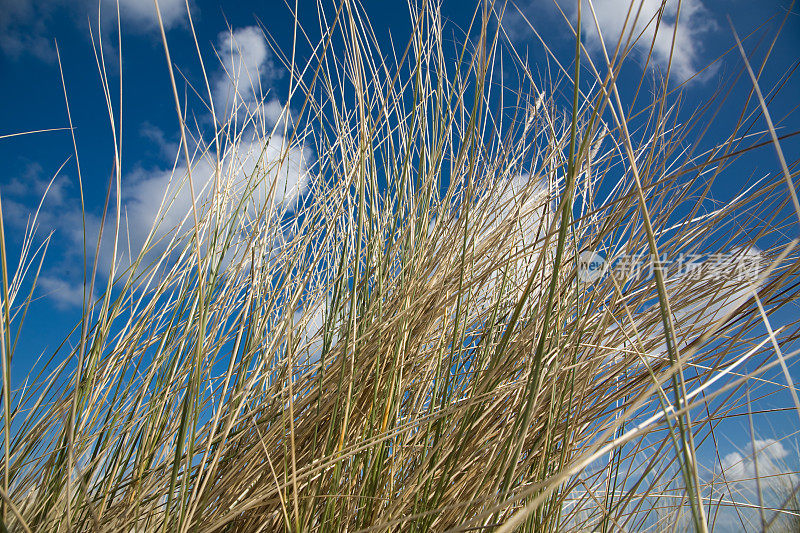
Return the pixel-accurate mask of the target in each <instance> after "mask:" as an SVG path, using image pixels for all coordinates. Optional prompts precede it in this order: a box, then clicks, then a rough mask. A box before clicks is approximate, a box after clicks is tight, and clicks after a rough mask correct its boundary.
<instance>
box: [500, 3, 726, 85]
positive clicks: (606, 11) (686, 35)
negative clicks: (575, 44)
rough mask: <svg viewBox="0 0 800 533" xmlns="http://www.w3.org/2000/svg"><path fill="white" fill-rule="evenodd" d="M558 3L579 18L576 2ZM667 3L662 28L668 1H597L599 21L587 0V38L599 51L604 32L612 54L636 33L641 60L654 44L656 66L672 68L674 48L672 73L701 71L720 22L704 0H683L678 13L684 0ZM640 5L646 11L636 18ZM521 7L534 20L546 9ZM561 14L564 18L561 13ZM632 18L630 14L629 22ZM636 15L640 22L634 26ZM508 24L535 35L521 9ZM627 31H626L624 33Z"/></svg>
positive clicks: (514, 31)
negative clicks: (706, 40) (707, 43)
mask: <svg viewBox="0 0 800 533" xmlns="http://www.w3.org/2000/svg"><path fill="white" fill-rule="evenodd" d="M557 2H558V3H559V4H560V6H561V8H562V9H563V10H564V12H565V13H567V14H568V15H569V16H570V17H571V18H572V22H573V23H574V22H575V21H576V20H577V9H576V5H575V2H573V1H565V0H557ZM631 3H633V7H632V8H631V15H630V17H626V15H627V13H628V8H629V7H630V6H631ZM663 5H664V8H663V12H662V17H661V22H660V25H659V26H658V31H656V22H657V20H656V14H657V13H658V11H659V10H660V9H661V7H662V0H592V6H593V7H594V12H595V14H596V16H597V22H596V23H595V20H594V17H593V16H592V11H591V9H590V6H589V2H588V0H583V3H582V20H583V28H582V35H583V38H584V39H585V42H586V44H587V46H588V47H589V48H590V49H591V50H594V51H595V52H599V51H600V50H601V36H602V41H603V42H605V45H606V49H607V50H608V53H609V55H611V54H613V52H614V49H615V48H616V44H617V42H618V40H619V39H620V36H621V35H622V39H623V44H624V43H625V42H626V41H627V39H628V37H629V36H630V35H633V38H632V39H631V40H632V41H633V40H634V39H636V38H637V37H638V40H637V41H636V45H635V49H634V50H635V52H636V53H637V54H638V56H639V58H640V59H642V58H644V57H645V56H646V54H647V52H648V50H649V49H650V46H651V44H652V46H653V57H652V59H651V66H654V65H653V63H654V64H655V65H657V66H659V67H661V68H666V66H667V64H668V62H669V56H670V50H672V51H673V57H672V75H673V77H675V78H678V79H679V80H681V81H683V80H685V79H687V78H689V77H690V76H692V75H693V74H695V73H696V72H697V71H698V69H699V67H700V66H701V65H700V64H699V61H700V60H701V58H700V52H701V51H702V41H703V39H704V38H706V36H707V34H708V33H709V32H710V31H712V30H713V29H715V28H716V23H715V22H714V20H713V19H712V18H711V13H710V11H709V10H708V9H706V7H705V6H704V5H703V2H702V0H681V1H680V14H679V13H678V0H666V1H665V2H664V3H663ZM640 7H641V12H640V13H639V16H638V18H636V13H637V11H638V10H639V8H640ZM521 9H522V12H523V13H524V14H525V16H526V18H527V19H528V21H530V22H531V23H533V22H534V20H535V19H536V17H535V15H536V14H537V13H538V12H539V11H541V9H542V5H541V3H540V2H537V1H535V0H534V1H531V2H529V3H528V5H527V7H521ZM557 16H558V17H560V15H557ZM626 18H628V22H627V26H626ZM635 18H636V25H635V26H634V25H633V21H634V19H635ZM676 21H677V26H678V28H677V32H676V33H675V45H674V47H673V44H672V38H673V32H674V30H675V25H676ZM504 26H505V27H506V29H507V31H508V33H509V35H511V37H512V38H513V39H515V40H517V41H521V40H523V39H532V38H533V37H534V36H533V34H532V32H531V31H530V28H529V27H528V23H527V22H525V21H524V19H523V18H522V17H521V16H520V15H519V13H518V12H517V11H515V10H512V11H510V12H509V14H508V15H506V17H505V19H504ZM598 26H599V30H600V31H599V32H598ZM623 29H624V35H623V34H622V32H623Z"/></svg>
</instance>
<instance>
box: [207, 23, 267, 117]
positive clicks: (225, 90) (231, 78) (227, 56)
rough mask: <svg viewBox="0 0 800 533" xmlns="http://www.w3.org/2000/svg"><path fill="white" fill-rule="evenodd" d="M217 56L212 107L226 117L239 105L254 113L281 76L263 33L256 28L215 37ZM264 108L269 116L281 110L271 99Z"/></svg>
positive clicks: (248, 27)
mask: <svg viewBox="0 0 800 533" xmlns="http://www.w3.org/2000/svg"><path fill="white" fill-rule="evenodd" d="M217 53H218V54H219V58H220V61H221V63H222V70H221V72H220V73H219V75H218V76H217V77H216V79H215V81H214V87H213V93H214V100H215V104H216V106H217V107H218V108H219V109H224V110H225V114H226V115H228V114H229V113H230V112H231V110H232V109H233V108H235V107H236V106H239V105H242V106H245V107H246V108H247V109H248V111H250V112H254V111H255V110H256V109H255V108H256V107H257V106H258V105H259V104H260V103H261V101H262V100H263V97H264V94H265V93H266V91H267V90H268V89H269V88H270V87H271V86H272V82H273V81H274V80H276V79H278V78H280V77H281V76H282V74H283V73H282V71H281V70H280V69H279V68H278V67H277V66H276V64H275V60H274V58H273V56H272V51H271V50H270V48H269V46H268V44H267V41H266V39H265V38H264V34H263V32H262V31H261V29H259V28H258V27H257V26H246V27H244V28H239V29H237V30H235V31H231V32H222V33H220V34H219V36H218V38H217ZM265 106H268V107H269V109H265V111H266V112H267V113H268V115H267V116H271V117H275V113H276V111H277V110H278V109H280V108H282V106H280V104H279V103H278V102H277V101H276V100H274V99H272V100H270V101H269V102H267V104H265ZM279 114H280V113H278V115H279ZM276 121H277V120H276ZM273 124H274V123H273Z"/></svg>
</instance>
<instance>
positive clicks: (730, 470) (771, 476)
mask: <svg viewBox="0 0 800 533" xmlns="http://www.w3.org/2000/svg"><path fill="white" fill-rule="evenodd" d="M788 458H789V451H788V450H787V449H786V448H785V446H784V445H783V443H782V442H780V441H778V440H775V439H754V440H753V442H751V443H748V445H747V447H746V448H745V450H744V453H742V452H738V451H736V452H731V453H729V454H727V455H725V457H723V458H722V461H721V464H720V466H721V469H722V471H723V472H724V479H725V480H727V481H728V483H737V484H745V485H747V486H748V487H749V488H754V485H755V479H756V477H757V476H758V477H760V478H761V485H762V487H763V486H770V487H777V488H781V487H784V486H787V485H788V486H791V485H794V484H795V483H796V482H797V481H798V479H797V477H798V476H797V475H796V474H794V473H791V472H790V470H789V466H788V465H787V460H788ZM756 461H758V469H756ZM751 485H752V486H751Z"/></svg>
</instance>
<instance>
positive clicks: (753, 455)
mask: <svg viewBox="0 0 800 533" xmlns="http://www.w3.org/2000/svg"><path fill="white" fill-rule="evenodd" d="M796 453H797V452H796V450H795V451H790V450H787V449H786V447H785V446H784V444H783V443H782V442H781V441H778V440H775V439H770V438H768V439H755V440H754V441H753V442H749V443H747V445H746V446H744V447H743V449H742V450H741V451H735V452H731V453H729V454H727V455H725V456H724V457H723V458H722V459H721V461H720V462H719V464H718V465H717V467H716V472H715V476H714V477H715V483H714V492H713V494H710V500H714V501H719V502H721V503H724V505H721V506H719V508H714V509H713V510H712V512H714V513H715V515H716V516H715V524H714V530H715V531H731V532H733V531H743V530H744V531H760V530H761V529H762V527H761V512H760V511H759V509H758V505H759V503H760V502H763V505H764V517H765V518H766V520H771V519H773V518H774V519H775V520H776V523H775V524H774V526H775V527H773V528H772V529H774V530H776V531H789V530H796V529H795V528H796V525H797V523H798V521H797V518H796V517H795V516H794V515H793V514H791V513H792V512H794V513H796V512H797V511H798V509H797V505H798V498H797V497H795V498H794V499H789V497H790V495H791V492H792V491H793V490H794V488H795V487H797V484H798V483H800V476H798V475H797V472H796V471H794V468H793V466H795V467H796V465H795V464H793V463H794V462H795V461H796V460H797V459H796ZM756 461H757V462H758V469H756ZM756 476H758V477H759V478H760V479H759V483H757V482H756ZM759 484H760V486H761V495H760V498H759V492H758V491H759ZM787 500H788V501H787ZM776 509H782V510H783V512H781V513H780V514H778V515H775V514H774V513H775V510H776Z"/></svg>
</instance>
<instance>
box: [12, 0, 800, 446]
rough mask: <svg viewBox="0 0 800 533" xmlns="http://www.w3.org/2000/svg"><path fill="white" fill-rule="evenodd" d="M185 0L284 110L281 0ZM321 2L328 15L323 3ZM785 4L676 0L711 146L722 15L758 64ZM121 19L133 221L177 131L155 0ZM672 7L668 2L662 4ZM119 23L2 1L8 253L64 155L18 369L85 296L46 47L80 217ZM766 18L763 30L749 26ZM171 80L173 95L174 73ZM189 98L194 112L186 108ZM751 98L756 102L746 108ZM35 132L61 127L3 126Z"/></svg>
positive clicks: (100, 8) (632, 68)
mask: <svg viewBox="0 0 800 533" xmlns="http://www.w3.org/2000/svg"><path fill="white" fill-rule="evenodd" d="M559 1H560V2H561V5H562V6H563V9H564V11H565V13H566V15H567V17H572V16H573V12H574V5H573V3H570V2H566V1H564V0H559ZM159 4H160V6H161V9H162V14H163V17H164V22H165V25H166V26H167V29H168V31H167V36H168V39H169V43H170V49H171V53H172V58H173V61H174V63H175V65H176V66H177V67H178V68H179V69H180V73H181V74H182V75H185V76H186V78H187V79H188V80H190V81H191V82H192V83H193V84H198V83H200V82H201V81H202V76H201V72H200V65H199V62H198V60H197V55H196V52H195V49H194V42H193V40H192V36H191V33H190V31H189V26H188V18H187V15H186V10H185V5H184V0H160V2H159ZM657 4H658V2H655V0H646V2H645V8H646V9H648V8H650V9H652V8H653V6H655V5H657ZM190 5H191V11H192V18H193V21H194V24H195V27H196V32H197V35H198V40H199V43H200V47H201V51H202V53H203V56H204V60H205V62H206V66H207V69H208V72H209V76H210V81H211V83H212V86H213V88H212V92H217V93H222V92H224V91H225V88H226V86H225V77H224V75H223V71H222V68H221V66H220V60H219V59H218V57H217V55H216V54H215V50H216V51H217V52H218V53H219V54H220V56H221V57H222V59H223V60H224V59H225V51H224V49H225V46H226V44H229V41H228V40H227V39H229V36H230V32H231V31H232V32H233V34H234V36H235V40H236V42H237V45H238V46H239V47H240V49H241V51H242V54H243V56H245V57H246V65H245V67H246V68H247V69H248V70H249V71H252V72H253V73H255V75H256V76H257V77H259V78H260V80H261V83H262V86H264V87H269V88H270V90H271V91H272V92H271V96H270V98H269V100H272V99H276V100H277V102H279V103H281V104H282V103H283V102H284V101H285V97H286V87H287V83H288V81H287V79H286V78H287V76H286V75H285V69H284V68H282V67H281V65H280V61H279V60H278V59H277V57H276V56H275V54H274V53H273V52H271V51H270V47H269V45H268V43H267V41H266V40H265V38H264V35H263V33H262V31H263V32H266V33H268V34H269V36H270V39H271V40H272V43H273V45H274V46H277V47H278V48H279V49H281V50H284V51H286V52H287V53H288V52H289V51H290V50H291V40H292V33H293V18H292V15H291V12H290V9H289V8H288V7H287V6H286V5H285V4H284V3H283V2H244V1H242V2H239V1H236V2H234V1H227V0H222V1H214V2H206V1H195V0H192V1H191V2H190ZM623 5H627V1H626V0H598V1H596V2H595V7H596V9H597V12H598V21H599V23H600V26H601V30H602V31H603V32H604V34H605V35H606V38H607V39H608V35H613V34H614V33H615V32H618V31H619V28H620V24H621V22H620V21H621V17H622V16H623V14H622V12H621V11H620V9H621V6H623ZM670 5H671V4H670ZM326 6H327V8H328V11H329V12H330V11H331V9H330V7H331V6H330V5H327V4H326ZM788 7H789V2H788V1H787V0H765V1H762V2H752V1H744V0H733V1H729V2H723V1H717V0H687V1H684V2H683V13H682V15H681V16H682V17H683V18H682V25H681V26H680V31H679V33H678V39H677V49H676V59H675V63H674V80H675V81H674V82H673V86H677V85H679V84H680V83H681V82H682V81H684V80H687V79H688V78H691V77H692V76H693V75H694V74H695V73H696V72H698V71H699V70H701V69H702V68H703V67H704V66H706V65H707V64H709V63H710V62H712V61H713V60H715V59H716V58H718V57H720V56H722V58H721V60H720V61H719V62H717V63H715V64H714V65H713V66H712V67H711V68H709V69H707V70H706V71H704V72H703V73H701V74H700V75H699V76H697V77H696V78H695V79H692V80H689V81H688V82H687V83H686V86H685V90H684V95H683V98H684V109H685V110H686V112H687V113H688V112H689V111H691V109H692V108H693V107H695V106H696V105H699V104H702V103H703V102H705V101H707V100H708V99H709V98H710V96H711V95H712V94H714V93H715V92H716V91H720V90H722V91H727V90H729V89H730V90H731V95H730V97H729V100H730V101H731V102H733V107H732V108H733V109H734V110H735V111H736V112H735V113H729V112H723V113H720V114H719V115H718V116H717V119H716V121H715V123H714V124H713V126H712V128H711V129H710V131H709V132H708V133H707V134H706V138H707V139H708V144H709V145H711V144H712V143H714V142H719V141H721V140H722V139H724V137H725V136H726V135H727V134H728V133H729V132H730V131H731V128H732V127H733V125H734V124H735V121H736V120H737V119H738V111H739V110H740V109H741V105H742V104H743V102H744V98H745V97H746V96H747V93H748V91H749V90H750V84H749V80H747V78H746V75H745V76H744V77H739V78H738V81H736V82H735V83H732V82H731V79H736V78H735V77H736V75H737V74H739V73H740V72H741V68H742V66H743V64H742V60H741V57H740V56H739V54H738V51H736V50H733V51H732V52H730V53H727V52H729V51H730V50H731V48H732V47H733V46H734V45H735V41H734V39H733V36H732V33H731V29H730V27H729V24H728V20H727V17H730V18H731V21H732V23H733V25H734V27H735V28H736V30H737V31H738V32H739V34H740V36H745V35H748V34H750V33H751V32H754V31H755V32H756V33H755V34H754V35H753V36H752V37H751V38H749V39H748V40H746V41H745V46H746V48H747V49H748V51H750V52H752V53H753V58H754V63H755V62H760V60H761V58H763V55H764V52H765V50H766V47H767V46H768V45H769V43H770V37H771V36H772V35H773V33H774V31H775V30H776V28H777V25H778V23H779V22H780V20H781V17H782V16H783V15H784V14H785V13H786V10H787V9H788ZM365 9H366V11H367V12H368V13H369V15H370V18H371V22H372V26H373V28H374V30H375V32H376V35H377V37H378V39H379V40H380V41H381V42H383V43H384V44H386V45H388V44H389V43H390V35H391V37H392V38H393V41H394V44H395V46H397V47H399V48H402V47H403V46H404V45H405V42H406V39H407V35H408V31H409V28H410V25H411V23H410V19H409V15H408V9H407V7H406V3H405V2H404V1H402V2H401V1H397V2H395V1H387V2H371V3H368V4H367V5H366V7H365ZM298 11H299V14H300V19H301V21H302V22H303V23H304V25H305V27H306V29H307V31H308V32H309V34H310V35H311V38H312V40H313V39H314V38H315V35H316V34H318V30H317V32H315V31H314V28H315V26H317V9H316V6H315V2H307V1H301V2H299V7H298ZM443 12H444V14H445V15H446V16H447V17H448V18H449V19H450V20H451V21H452V23H453V26H452V28H459V27H461V28H464V27H466V26H467V24H468V23H469V19H470V17H471V15H472V6H471V4H470V3H469V2H461V1H446V2H444V6H443ZM120 13H121V25H122V58H123V59H122V72H121V74H122V103H121V109H122V138H123V146H124V153H123V156H122V160H123V190H125V188H126V187H129V190H130V191H131V192H130V194H131V196H130V199H131V200H132V201H131V206H130V208H131V212H134V211H135V210H136V209H139V211H140V212H141V213H142V215H141V217H140V218H142V219H143V218H144V217H145V215H146V213H148V210H147V208H148V203H149V202H157V201H158V200H159V198H154V197H153V192H152V187H151V188H147V187H144V186H142V184H149V185H157V184H158V183H160V182H159V181H158V180H159V179H161V178H160V177H162V176H164V175H165V173H168V172H169V170H170V169H171V167H172V164H173V162H174V161H173V160H174V156H175V151H176V147H177V142H178V139H179V133H178V129H177V120H176V116H175V110H174V103H173V100H172V92H171V86H170V82H169V77H168V71H167V68H166V63H165V60H164V52H163V48H162V44H161V37H160V34H159V32H158V28H157V25H156V18H155V8H154V5H153V3H152V2H151V1H150V0H120ZM667 13H668V14H669V13H671V11H670V10H669V9H668V10H667ZM672 13H674V9H673V11H672ZM115 19H116V4H115V2H114V1H113V0H100V2H99V5H98V3H97V0H0V112H1V113H2V114H1V115H0V116H2V120H1V121H0V160H1V161H3V165H2V167H0V168H1V169H2V170H0V194H2V201H3V211H4V215H5V219H6V227H7V235H8V240H9V251H10V256H11V257H12V258H13V257H14V256H15V254H16V253H17V252H18V249H19V244H20V242H21V235H22V232H23V230H24V228H25V224H26V220H27V217H28V215H29V213H30V212H31V211H32V210H34V209H35V208H36V206H37V204H38V202H39V200H40V198H41V196H42V193H43V192H44V187H45V185H46V184H47V183H48V182H49V181H50V179H51V178H52V177H53V176H54V174H55V173H56V171H57V170H58V169H59V167H61V165H62V164H64V163H65V161H66V162H67V163H66V165H64V167H63V169H62V170H61V172H60V173H59V175H58V177H57V178H56V180H55V182H54V185H53V187H52V189H51V191H50V193H49V195H48V198H47V199H46V201H45V204H44V206H43V216H42V219H41V226H40V228H39V235H40V237H42V236H45V235H46V234H47V233H49V232H50V231H54V232H55V233H54V236H53V242H52V245H51V248H50V252H49V257H48V261H47V262H46V264H45V267H44V269H43V273H42V277H41V279H40V286H41V289H42V296H43V297H42V298H41V299H39V300H38V301H37V302H36V303H35V304H34V305H33V307H32V309H31V312H30V315H29V317H28V323H27V324H26V332H27V333H28V335H25V336H24V340H23V341H22V345H21V346H20V349H19V351H18V353H20V354H23V355H21V356H19V357H18V358H17V359H16V360H15V361H14V367H15V373H16V375H18V376H19V375H21V374H20V373H25V372H26V371H27V369H28V368H29V367H30V365H31V363H32V362H33V361H34V360H35V358H36V357H38V356H39V355H40V354H42V353H43V352H46V351H47V350H48V348H49V349H50V350H52V349H53V348H54V347H55V346H56V345H57V344H58V342H60V341H61V340H63V337H64V335H65V334H66V332H67V331H68V329H69V328H70V327H71V326H72V325H74V323H75V321H76V319H77V317H78V316H79V304H80V301H81V298H82V289H81V286H80V279H81V270H82V264H81V260H80V238H79V235H78V230H79V220H80V218H79V200H78V186H77V172H76V167H75V160H74V157H73V147H72V140H71V137H70V135H69V132H67V131H64V129H63V128H66V127H67V125H68V122H67V112H66V106H65V103H64V93H63V88H62V85H61V75H60V72H59V68H58V63H57V59H56V47H55V42H57V43H58V48H59V51H60V55H61V64H62V67H63V75H64V79H65V83H66V90H67V94H68V98H69V103H70V109H71V113H72V120H73V124H74V126H75V135H76V140H77V147H78V154H79V157H80V162H81V167H82V176H83V180H84V193H85V197H86V203H87V211H88V212H89V213H90V214H92V215H93V216H95V217H97V216H98V215H99V213H100V211H101V210H102V205H103V201H104V198H105V194H106V186H107V183H108V180H109V175H110V173H111V172H112V162H113V143H112V139H113V137H112V133H111V129H110V125H109V118H108V113H107V110H106V104H105V97H104V94H103V91H102V87H101V78H100V74H99V72H98V65H97V61H96V56H95V52H94V50H93V46H92V43H93V41H92V39H94V42H95V44H97V43H98V42H99V40H100V39H102V42H103V46H104V53H103V57H104V58H105V61H106V69H107V75H108V78H109V81H110V84H111V87H112V93H113V94H112V103H113V105H114V108H115V109H117V110H119V109H120V102H119V98H118V94H117V93H116V91H118V87H119V80H120V71H119V68H118V66H117V64H116V61H117V53H118V46H119V43H118V42H117V38H116V21H115ZM528 22H530V24H532V25H533V26H534V28H535V29H536V30H537V31H538V32H540V34H541V36H542V38H543V39H544V40H545V41H546V42H547V43H548V45H549V46H551V47H552V50H553V53H554V54H555V55H556V56H557V57H558V58H559V60H560V61H561V62H562V63H563V64H564V65H569V64H570V62H571V57H572V54H573V49H574V48H573V47H574V41H573V37H572V36H571V34H570V33H569V30H568V28H567V25H566V23H565V21H564V20H563V18H562V17H561V15H560V14H559V12H558V10H557V8H556V4H555V3H554V2H552V1H550V0H529V1H523V2H521V3H520V4H519V10H517V9H515V8H514V7H513V6H511V5H509V8H508V12H507V16H506V19H505V27H506V29H507V32H508V38H510V39H511V40H513V41H514V44H515V45H516V46H517V47H518V49H519V50H520V51H521V52H522V53H523V54H525V55H527V57H528V58H529V59H528V60H529V63H530V66H531V70H533V71H534V72H541V73H542V74H544V73H546V72H547V69H548V68H550V69H553V68H555V66H554V64H553V62H552V61H550V62H548V60H547V58H546V55H545V54H544V52H543V51H542V47H541V44H540V42H539V41H538V40H537V39H536V38H535V37H534V36H533V32H532V31H531V30H530V28H529V26H528ZM763 24H766V26H764V27H763V28H761V29H760V30H759V27H760V26H761V25H763ZM453 31H457V30H455V29H453ZM665 33H666V32H665ZM584 38H585V42H586V44H587V46H588V48H589V50H590V51H592V53H594V54H596V53H598V51H599V49H598V46H597V38H596V32H595V30H594V29H593V28H592V27H591V26H589V27H587V28H586V31H585V37H584ZM455 40H456V41H458V38H456V39H455ZM665 45H666V43H664V42H661V41H657V43H656V56H655V58H654V62H653V63H652V64H651V65H650V68H651V69H653V68H654V69H658V68H660V67H663V66H664V63H665V58H666V56H665V53H664V50H665ZM798 49H800V11H798V8H795V12H794V13H792V14H790V15H789V17H788V19H787V23H786V26H785V28H784V30H783V33H782V36H781V38H780V39H779V40H778V41H777V43H776V45H775V48H774V50H773V51H772V56H771V60H770V62H769V63H768V64H767V67H766V69H765V71H764V73H763V75H762V80H763V83H764V85H765V86H767V87H771V86H773V85H774V84H775V83H777V82H778V80H780V79H781V77H782V76H783V75H784V73H786V72H787V71H789V70H790V69H792V68H793V67H795V66H797V61H798V54H797V50H798ZM307 52H308V47H307V46H305V47H303V46H300V48H299V51H298V56H299V57H301V58H302V57H303V54H304V53H305V54H307ZM723 54H724V55H723ZM595 57H596V58H598V57H599V56H595ZM642 66H643V56H642V55H640V56H638V60H637V61H634V62H632V63H631V64H630V65H629V66H628V67H626V69H627V70H625V71H623V75H622V78H621V81H620V83H621V88H622V91H623V94H624V93H625V92H626V91H629V92H630V91H632V90H633V88H634V86H635V82H638V80H639V77H640V76H641V74H642V71H641V69H642ZM651 72H653V71H651ZM179 85H180V86H181V89H182V90H183V88H184V85H183V83H182V81H181V80H179ZM798 96H800V92H799V91H798V85H797V83H796V81H795V80H794V79H793V78H792V79H790V80H789V82H788V84H787V85H786V86H785V87H784V89H783V90H782V91H781V92H780V93H778V95H777V96H776V97H775V98H774V99H773V100H772V101H771V102H770V111H771V112H772V114H773V118H774V119H776V121H777V120H783V121H782V122H781V123H780V126H781V128H782V129H781V133H791V132H794V131H797V130H798V128H797V126H798V119H797V116H796V112H795V111H794V109H795V106H796V105H798V103H799V102H800V100H798ZM194 105H195V106H197V105H198V104H197V102H195V104H194ZM750 107H751V108H752V107H753V103H752V102H751V104H750ZM194 109H195V110H196V111H198V113H199V112H200V111H201V110H200V109H199V107H195V108H194ZM784 117H785V119H784ZM763 127H764V125H763V124H762V123H760V122H759V123H756V125H755V128H756V129H761V128H763ZM43 129H60V130H59V131H52V132H45V133H37V134H31V135H20V136H13V137H11V136H10V135H13V134H17V133H23V132H27V131H32V130H43ZM2 136H9V137H5V138H2ZM798 146H800V143H799V142H798V139H797V138H796V137H795V138H793V139H791V140H788V141H786V144H785V145H784V150H785V151H786V153H787V156H788V158H789V159H790V163H791V162H792V161H795V160H796V155H794V154H797V149H798ZM776 169H777V166H776V158H775V153H774V151H773V150H772V149H771V148H770V147H767V148H764V149H760V150H759V151H757V152H754V153H753V154H751V156H749V157H748V158H747V161H746V162H742V163H741V164H738V163H737V164H736V165H734V166H733V167H732V171H730V172H728V173H727V174H726V175H725V176H724V177H723V178H722V179H721V180H720V181H718V182H717V183H716V184H715V186H714V189H713V190H712V195H713V196H714V197H715V198H717V199H719V200H720V201H725V200H726V199H730V198H732V197H733V196H735V194H736V193H737V192H739V191H740V189H741V188H742V187H743V186H744V185H745V184H747V183H750V182H752V181H753V180H754V179H756V178H760V177H762V176H763V175H765V174H767V173H772V172H775V171H776ZM137 206H138V207H137ZM76 224H77V225H76ZM40 240H41V239H40ZM90 240H91V239H90ZM31 332H37V334H36V335H32V334H31ZM742 424H744V421H742ZM784 451H785V450H783V451H781V452H780V453H783V452H784Z"/></svg>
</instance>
